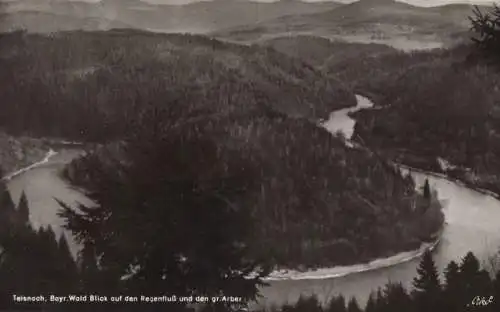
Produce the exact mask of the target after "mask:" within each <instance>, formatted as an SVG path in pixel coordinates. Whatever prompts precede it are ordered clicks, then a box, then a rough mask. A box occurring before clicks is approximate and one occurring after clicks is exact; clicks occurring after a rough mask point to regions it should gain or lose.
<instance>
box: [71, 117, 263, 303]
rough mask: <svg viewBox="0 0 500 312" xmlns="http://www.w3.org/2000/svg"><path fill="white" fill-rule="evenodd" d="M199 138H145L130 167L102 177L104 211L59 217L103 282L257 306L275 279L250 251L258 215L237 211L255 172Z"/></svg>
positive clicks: (181, 130) (98, 197) (175, 131)
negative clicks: (261, 291)
mask: <svg viewBox="0 0 500 312" xmlns="http://www.w3.org/2000/svg"><path fill="white" fill-rule="evenodd" d="M186 127H187V128H186ZM198 129H199V125H192V124H189V125H180V126H178V127H177V128H169V126H167V125H163V126H161V125H154V127H152V128H151V129H150V128H148V129H146V130H145V131H138V132H137V136H136V137H135V138H132V139H130V140H129V141H128V144H127V146H126V148H125V150H126V151H125V153H126V155H124V158H125V159H127V162H126V163H120V164H116V166H117V167H116V168H114V169H113V170H104V172H101V173H100V176H99V177H98V178H97V177H96V178H95V180H94V181H93V186H92V189H90V190H88V195H89V197H90V199H91V200H92V201H93V202H94V203H96V207H80V209H79V211H75V210H73V209H72V208H70V207H68V206H67V205H64V204H63V203H61V205H62V207H63V211H62V213H61V215H62V216H63V218H65V219H66V224H67V228H68V229H70V230H71V231H72V233H73V234H74V236H75V238H76V239H77V241H79V242H80V243H82V244H83V245H85V246H86V248H84V250H87V251H86V253H85V254H86V255H87V257H84V263H85V259H90V260H91V261H92V263H95V259H99V261H98V264H99V272H100V274H99V275H100V276H104V275H105V276H106V279H109V281H111V280H113V281H114V282H115V283H116V284H117V285H120V287H124V288H125V289H126V290H127V291H129V292H135V293H165V292H168V293H177V294H185V295H190V294H193V295H195V294H203V295H205V296H211V295H213V296H217V295H220V294H221V293H224V294H225V295H232V296H238V297H242V298H244V299H245V300H252V299H255V298H256V296H257V291H258V285H261V284H262V277H263V276H264V275H266V274H267V273H266V272H268V270H267V268H266V267H267V266H266V263H265V261H262V259H255V258H252V257H251V255H250V254H249V252H248V251H249V246H250V244H249V243H250V242H249V237H250V234H251V233H252V230H253V225H254V222H253V217H252V216H251V215H250V212H251V210H250V209H251V208H253V207H250V206H248V207H247V206H245V204H240V205H236V204H235V202H236V199H237V198H239V197H240V196H242V195H245V194H246V192H247V190H249V189H253V188H254V185H253V183H254V182H256V179H255V178H254V177H253V174H254V172H255V170H253V168H252V167H251V163H248V162H246V161H244V160H243V159H242V158H241V156H240V157H238V154H237V153H236V152H233V151H231V150H222V149H221V148H220V147H219V146H218V145H217V144H216V142H214V141H213V139H212V138H210V137H209V136H208V135H205V134H203V133H201V132H200V131H199V130H198ZM89 247H91V248H92V250H88V248H89ZM88 256H90V257H88ZM86 262H88V261H86ZM131 268H136V270H135V271H133V270H132V269H131ZM85 270H87V269H85V265H84V268H83V271H82V273H83V274H86V272H85ZM87 271H88V270H87ZM254 272H259V274H257V275H256V276H251V275H253V273H254ZM103 274H104V275H103ZM125 275H127V277H128V278H127V279H126V281H125V282H121V280H122V279H123V277H124V276H125ZM246 277H247V278H246Z"/></svg>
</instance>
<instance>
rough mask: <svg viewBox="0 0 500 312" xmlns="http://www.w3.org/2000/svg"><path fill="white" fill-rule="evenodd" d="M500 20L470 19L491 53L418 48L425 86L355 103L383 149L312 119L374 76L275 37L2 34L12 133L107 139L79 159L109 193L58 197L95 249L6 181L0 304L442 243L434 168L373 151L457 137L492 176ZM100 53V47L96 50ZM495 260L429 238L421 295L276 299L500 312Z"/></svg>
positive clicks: (431, 149) (81, 168)
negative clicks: (454, 251) (440, 255)
mask: <svg viewBox="0 0 500 312" xmlns="http://www.w3.org/2000/svg"><path fill="white" fill-rule="evenodd" d="M496 10H498V8H496ZM499 12H500V11H499ZM489 18H491V17H488V18H486V17H483V18H482V17H481V15H480V14H478V15H477V20H476V22H477V23H478V24H474V25H476V26H477V27H479V28H480V27H485V28H486V29H488V30H490V31H489V32H486V34H487V35H486V37H484V36H483V37H481V38H480V39H477V40H478V41H477V42H476V44H477V46H475V48H477V47H479V49H475V48H472V47H468V46H465V47H464V46H462V47H457V48H455V49H452V50H449V51H438V52H425V53H420V54H418V53H416V54H410V56H409V57H416V58H417V59H418V58H419V57H421V58H423V59H430V61H429V62H424V63H422V64H417V65H414V66H412V67H411V68H410V69H409V70H408V72H407V73H403V74H402V76H398V79H399V80H400V81H406V85H412V87H414V89H415V91H413V92H415V94H413V96H415V97H414V98H411V97H408V98H407V97H406V96H407V95H408V96H409V95H412V93H411V92H412V91H410V90H406V89H405V90H406V92H403V94H401V93H400V96H398V97H396V98H393V99H391V98H390V96H391V94H396V93H395V91H391V89H387V90H388V93H387V94H385V95H384V96H388V98H387V99H388V100H387V101H386V103H388V105H385V104H384V105H383V106H384V109H383V110H380V111H384V112H385V115H384V116H378V117H377V118H376V119H370V116H371V115H370V114H377V113H370V114H368V115H364V114H359V115H358V116H359V119H360V121H361V122H360V124H361V126H359V127H358V128H357V129H356V132H357V136H358V137H360V138H361V139H363V138H364V139H367V138H369V139H370V145H369V147H370V148H372V149H371V150H370V149H356V148H349V147H347V146H346V144H345V139H344V138H342V137H341V136H332V135H331V134H330V133H328V132H327V131H326V130H324V129H322V128H320V127H318V126H317V124H316V122H317V120H318V118H325V117H326V116H327V114H328V113H329V112H330V111H332V110H334V109H337V108H341V107H348V106H352V105H354V104H355V102H354V96H353V93H352V92H351V90H350V89H349V88H353V89H354V90H356V88H359V86H360V85H358V86H355V85H354V84H353V83H349V84H348V85H346V86H342V84H341V83H340V82H339V81H338V79H336V78H335V77H334V75H331V74H330V73H328V72H325V71H324V70H318V69H317V68H315V67H314V66H313V65H310V64H308V63H307V62H303V61H301V60H299V59H297V58H294V57H287V56H285V55H284V54H283V53H280V52H278V51H277V50H275V49H273V48H262V47H257V46H251V47H239V46H235V45H231V44H225V43H221V42H218V41H216V40H212V39H208V38H204V37H201V36H190V35H160V34H150V33H145V32H139V31H132V30H120V31H118V30H112V31H109V32H67V33H56V34H50V35H30V34H26V33H23V32H15V33H12V34H2V35H1V36H2V37H1V38H0V40H1V42H2V49H0V52H1V57H0V63H1V64H0V66H2V68H5V69H6V70H2V71H1V72H0V79H1V80H0V86H1V87H0V94H1V97H2V98H5V99H8V101H7V102H6V103H5V109H2V110H1V112H0V126H1V128H2V130H4V131H5V132H8V133H10V134H25V135H30V136H38V137H42V136H52V137H63V138H66V139H72V140H81V141H86V142H98V143H100V145H98V146H96V148H94V149H92V150H89V151H88V153H87V155H86V156H84V157H83V158H80V159H78V160H75V161H74V162H73V163H71V164H70V166H68V167H67V168H66V170H65V171H64V172H63V175H64V177H65V178H66V179H67V180H68V181H70V182H71V183H73V184H74V185H75V186H78V187H80V188H81V189H82V191H83V192H84V193H85V195H87V197H88V198H89V199H91V200H92V201H93V202H94V203H95V204H96V205H95V206H93V207H86V206H83V205H80V206H79V207H77V209H75V208H73V207H70V206H69V205H67V204H66V203H64V202H62V201H59V204H60V206H61V212H60V216H61V217H62V218H63V219H64V221H65V228H66V229H67V230H68V231H69V232H70V233H72V235H73V236H74V238H75V239H76V241H77V242H78V243H79V244H80V246H81V247H82V249H81V252H80V253H79V255H78V257H77V259H76V260H75V259H73V257H72V256H71V254H70V252H69V248H68V243H67V241H66V238H65V236H64V235H63V236H61V237H56V235H55V234H54V231H53V230H52V229H51V228H50V227H42V228H34V227H33V225H32V224H31V223H30V222H29V205H30V203H29V202H28V199H27V196H26V194H23V195H21V199H20V200H19V203H17V204H16V203H14V202H13V200H12V198H11V195H10V193H9V191H8V190H7V186H6V184H5V182H4V181H2V180H0V222H1V224H0V246H1V250H0V305H1V307H0V308H8V309H14V308H15V309H33V310H41V311H47V310H65V308H67V306H66V307H65V306H63V305H59V306H57V305H50V304H48V303H46V302H42V303H41V304H33V303H31V304H29V306H28V305H19V303H14V302H13V300H12V294H15V293H19V294H26V295H39V294H46V295H47V296H48V295H50V294H61V293H64V294H67V293H69V292H74V293H75V294H78V293H81V294H82V293H86V294H89V293H93V294H99V295H104V294H105V295H107V296H112V295H117V294H129V295H138V294H144V293H147V294H150V295H152V296H156V295H161V294H164V293H176V294H182V295H186V296H197V295H207V296H220V295H226V296H234V297H239V298H243V303H247V302H250V301H252V300H255V299H256V298H257V297H258V295H259V287H260V286H263V285H265V283H264V281H263V278H264V277H265V276H267V275H268V274H269V272H270V271H271V270H272V269H273V268H276V267H298V268H301V269H302V268H311V267H318V266H333V265H339V264H350V263H355V262H359V261H366V260H370V259H373V258H374V257H380V256H389V255H392V254H394V253H397V252H399V251H402V250H410V249H415V248H416V247H418V246H419V245H420V244H421V242H422V241H429V240H432V239H434V238H435V237H434V235H435V234H436V233H437V232H439V230H440V229H441V227H442V225H443V222H444V217H443V213H442V211H441V204H440V203H439V201H438V200H437V194H436V192H434V191H433V190H431V189H430V186H429V183H428V181H427V182H426V183H425V184H424V185H423V186H417V185H415V182H414V180H413V179H412V177H411V175H403V174H402V173H401V172H400V171H399V170H398V169H397V168H395V167H394V166H393V165H392V162H390V161H389V160H387V159H386V158H385V156H386V154H387V153H379V152H378V151H377V150H378V149H382V148H383V149H384V150H387V149H389V150H390V149H391V148H406V149H408V150H410V149H411V148H415V147H418V148H419V149H421V150H422V151H423V153H424V155H423V156H425V157H436V156H444V157H446V158H447V159H449V157H447V156H449V155H447V154H446V155H441V154H440V153H441V152H442V153H449V151H454V152H455V153H454V155H457V156H454V157H455V158H453V159H449V160H450V161H451V162H453V163H455V164H457V165H460V166H464V167H465V166H470V167H473V168H474V170H475V171H476V172H475V174H476V175H481V173H483V172H482V171H481V170H480V169H478V168H482V167H481V165H482V166H483V167H484V168H485V169H484V172H492V173H493V174H495V173H496V170H497V168H498V160H497V155H498V153H497V152H498V120H497V118H498V116H497V114H496V113H497V108H498V106H497V104H496V102H495V99H496V98H497V94H496V92H497V91H498V88H496V86H497V84H496V81H497V80H496V79H497V77H498V76H497V74H496V71H495V70H496V69H495V67H494V66H491V64H490V63H489V60H490V59H491V60H492V62H496V60H495V57H497V56H498V55H500V54H499V53H498V51H499V50H498V47H499V46H498V40H497V38H500V36H499V35H498V32H496V33H495V30H496V28H495V27H496V26H495V25H496V24H495V23H494V21H493V22H492V21H491V20H490V19H489ZM492 25H493V26H492ZM488 27H490V28H488ZM492 33H493V34H497V35H496V37H495V36H494V35H493V37H488V36H490V35H491V34H492ZM4 44H5V46H4ZM88 47H93V48H94V50H91V51H90V53H87V51H88V50H85V51H86V53H82V52H81V51H83V50H84V48H88ZM468 49H472V51H474V53H473V54H472V56H471V54H470V53H463V52H464V51H468ZM476 51H480V52H477V54H475V53H476ZM148 52H149V54H148ZM426 53H427V54H426ZM432 53H436V54H432ZM483 53H484V56H485V57H483V55H481V54H483ZM151 55H154V57H151ZM383 55H384V57H385V56H386V54H385V52H384V53H383ZM436 55H437V56H436ZM457 55H458V56H460V57H459V58H458V59H457V57H458V56H457ZM479 55H480V57H479ZM476 56H477V57H476ZM398 57H400V56H398ZM389 58H390V56H389ZM403 58H404V57H403ZM486 60H488V63H486V62H487V61H486ZM432 66H434V67H432ZM413 73H419V74H418V75H415V76H412V74H413ZM384 77H387V76H384ZM405 77H407V79H410V80H404V79H406V78H405ZM408 77H410V78H408ZM373 79H374V80H375V81H377V77H374V78H373ZM413 79H417V80H413ZM415 81H418V83H415ZM443 81H444V82H443ZM463 81H466V83H467V88H465V87H463V88H461V86H462V83H463ZM428 82H430V83H434V85H433V86H431V85H429V84H428ZM398 83H401V82H399V81H393V82H391V84H394V88H397V87H398ZM440 83H444V85H442V84H440ZM436 85H437V86H440V89H439V90H438V89H436ZM399 86H401V85H399ZM443 87H448V88H453V90H457V92H456V94H455V93H454V92H449V93H446V92H444V93H443V92H442V90H443ZM483 88H489V89H488V91H489V92H488V93H486V94H485V93H484V92H482V91H484V90H485V89H483ZM118 90H119V91H120V92H118ZM122 90H123V91H124V92H122ZM373 90H376V89H372V92H376V91H373ZM394 90H396V89H394ZM391 92H394V93H391ZM415 99H417V100H415ZM404 103H406V104H404ZM471 103H473V104H477V103H479V104H480V105H479V106H475V107H472V106H471V105H472V104H471ZM451 104H453V105H454V106H453V107H455V108H454V109H451V108H450V107H451ZM402 105H404V106H402ZM448 105H450V107H448ZM386 106H387V107H386ZM2 108H3V107H2ZM395 116H396V117H397V118H396V117H395ZM411 116H414V117H411ZM450 116H452V117H453V118H452V119H453V120H451V119H450V122H445V123H443V120H444V119H446V118H450ZM405 118H406V119H405ZM412 118H414V119H417V121H414V119H412ZM388 119H390V122H387V120H388ZM396 119H397V120H398V121H395V120H396ZM399 120H402V121H399ZM393 122H394V124H393ZM380 124H381V126H380ZM422 125H425V128H422ZM393 126H396V127H398V128H397V129H395V130H394V129H391V127H393ZM433 126H436V127H433ZM459 126H460V128H459ZM431 130H432V131H431ZM377 131H378V133H382V134H383V137H387V138H389V139H390V140H392V141H390V140H388V141H384V139H382V138H379V137H376V135H374V134H373V133H375V134H376V133H377ZM416 134H418V135H416ZM452 135H453V136H454V137H451V136H452ZM400 136H401V137H400ZM447 136H449V137H450V139H449V140H448V139H444V138H448V137H447ZM418 137H424V138H425V139H426V140H428V141H426V142H423V141H422V139H418ZM365 141H366V140H365ZM448 141H449V142H448ZM394 142H398V144H395V143H394ZM409 142H410V143H411V145H403V144H408V143H409ZM436 154H437V155H436ZM426 159H429V158H426ZM4 175H5V174H4V173H3V172H0V176H4ZM498 269H499V268H492V270H491V271H487V270H486V269H485V268H483V267H481V265H480V263H479V261H478V259H477V258H476V257H475V256H474V255H473V254H472V253H469V254H467V255H464V258H463V259H462V260H461V261H460V263H456V262H450V263H449V265H448V267H447V269H446V270H445V272H443V273H444V279H443V278H441V276H440V274H439V273H440V272H437V270H436V267H435V263H434V261H433V259H432V254H431V252H430V251H427V252H426V253H425V254H424V255H423V256H422V259H421V263H420V266H419V268H418V270H417V272H416V277H415V279H414V281H413V285H412V289H405V287H403V286H402V285H401V284H388V285H387V286H386V287H385V288H384V289H380V290H374V293H373V295H372V296H371V298H370V300H369V301H368V304H367V306H366V307H364V308H363V307H360V306H359V304H358V303H357V302H356V300H355V299H346V298H343V297H341V296H338V297H335V298H333V299H332V300H330V302H327V303H326V307H325V306H320V305H319V303H318V302H317V300H316V299H314V298H309V299H308V298H303V299H302V300H300V301H299V302H298V303H297V304H295V305H293V306H288V305H287V306H284V307H280V310H281V311H301V312H302V311H304V312H305V311H309V312H310V311H313V312H314V311H317V312H320V311H329V312H335V311H349V312H356V311H363V310H364V311H384V312H385V311H402V310H404V311H418V312H420V311H476V310H484V311H497V310H498V307H499V303H498V302H497V299H498V298H500V287H499V283H500V273H498V272H499V271H498ZM478 296H479V297H478ZM73 308H74V310H80V309H81V310H91V311H98V310H106V311H109V310H113V309H116V310H119V311H127V310H132V311H133V310H137V309H139V308H138V307H137V306H135V305H130V304H129V305H121V304H111V305H110V304H103V305H99V306H96V305H93V306H88V305H84V304H76V305H74V306H72V309H73ZM191 308H192V307H190V306H189V305H185V304H175V305H172V306H168V308H167V309H168V310H169V311H188V310H190V309H191ZM240 308H241V306H238V307H236V306H233V305H232V304H230V303H228V302H225V303H217V304H215V303H214V304H207V306H205V307H204V309H205V310H206V311H207V312H209V311H211V312H215V311H234V310H237V309H240ZM141 309H142V308H141ZM147 310H148V311H157V310H158V311H160V310H161V311H164V310H166V307H165V305H155V304H151V305H148V308H147Z"/></svg>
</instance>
